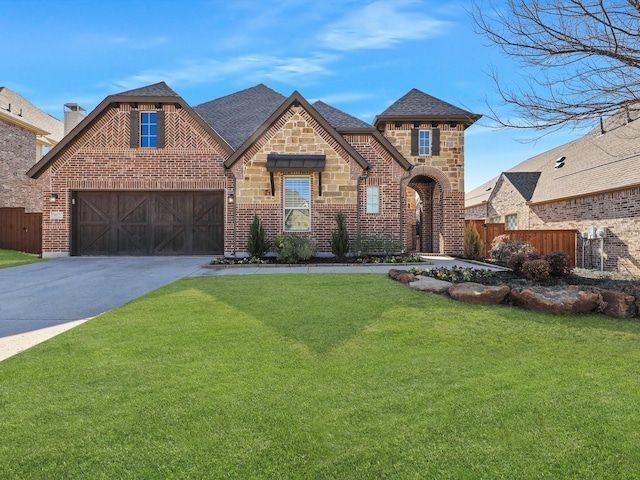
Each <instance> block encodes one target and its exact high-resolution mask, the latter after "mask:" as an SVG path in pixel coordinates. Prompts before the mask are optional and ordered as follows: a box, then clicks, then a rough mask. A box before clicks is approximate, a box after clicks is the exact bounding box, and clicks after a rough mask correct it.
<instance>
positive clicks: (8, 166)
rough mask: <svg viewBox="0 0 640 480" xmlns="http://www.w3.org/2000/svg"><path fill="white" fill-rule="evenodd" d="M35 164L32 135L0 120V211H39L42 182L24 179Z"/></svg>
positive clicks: (33, 138) (34, 135)
mask: <svg viewBox="0 0 640 480" xmlns="http://www.w3.org/2000/svg"><path fill="white" fill-rule="evenodd" d="M35 163H36V134H35V133H33V132H30V131H28V130H25V129H24V128H21V127H19V126H17V125H13V124H11V123H8V122H4V121H2V120H0V178H1V179H2V180H1V181H0V207H23V208H24V209H25V211H26V212H41V211H42V194H41V191H42V186H41V183H42V182H41V181H39V180H34V179H32V178H29V177H28V176H27V175H26V172H27V170H29V169H30V168H31V167H32V166H33V165H34V164H35Z"/></svg>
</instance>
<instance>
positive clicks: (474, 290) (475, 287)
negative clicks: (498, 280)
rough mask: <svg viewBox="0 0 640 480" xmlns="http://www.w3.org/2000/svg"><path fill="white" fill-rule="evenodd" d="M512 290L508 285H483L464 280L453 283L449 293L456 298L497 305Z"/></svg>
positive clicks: (463, 300)
mask: <svg viewBox="0 0 640 480" xmlns="http://www.w3.org/2000/svg"><path fill="white" fill-rule="evenodd" d="M509 290H511V289H510V288H509V287H508V286H506V285H482V284H480V283H475V282H464V283H459V284H456V285H452V286H451V287H450V288H449V295H451V297H452V298H455V299H456V300H459V301H461V302H466V303H477V304H480V305H497V304H498V303H502V301H503V300H504V297H506V296H507V294H508V293H509Z"/></svg>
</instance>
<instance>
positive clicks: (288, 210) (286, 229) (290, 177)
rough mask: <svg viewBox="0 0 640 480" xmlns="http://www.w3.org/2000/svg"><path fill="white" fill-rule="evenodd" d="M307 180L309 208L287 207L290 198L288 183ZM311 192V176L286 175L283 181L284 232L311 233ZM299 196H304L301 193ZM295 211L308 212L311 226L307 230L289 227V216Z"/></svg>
mask: <svg viewBox="0 0 640 480" xmlns="http://www.w3.org/2000/svg"><path fill="white" fill-rule="evenodd" d="M301 180H306V182H307V184H308V194H309V198H308V199H304V197H303V199H304V200H307V206H306V207H305V206H287V201H288V200H289V199H288V196H287V183H288V182H287V181H301ZM289 191H296V190H293V189H289ZM312 193H313V192H312V190H311V176H310V175H285V176H284V177H283V179H282V230H283V231H284V232H310V231H311V197H312V196H313V194H312ZM298 195H300V196H302V195H301V194H300V193H299V192H298ZM294 211H300V212H308V213H307V216H308V218H309V225H308V228H306V229H295V228H289V227H287V218H288V215H291V213H293V212H294Z"/></svg>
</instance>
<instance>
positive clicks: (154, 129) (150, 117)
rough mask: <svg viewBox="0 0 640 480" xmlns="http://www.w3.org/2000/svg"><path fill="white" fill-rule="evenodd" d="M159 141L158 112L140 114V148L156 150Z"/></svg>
mask: <svg viewBox="0 0 640 480" xmlns="http://www.w3.org/2000/svg"><path fill="white" fill-rule="evenodd" d="M157 141H158V120H157V113H156V112H140V146H141V147H145V148H155V147H156V146H157Z"/></svg>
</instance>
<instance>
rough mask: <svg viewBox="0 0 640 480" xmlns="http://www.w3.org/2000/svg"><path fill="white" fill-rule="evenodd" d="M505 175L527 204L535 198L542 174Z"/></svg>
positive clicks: (506, 173) (515, 173)
mask: <svg viewBox="0 0 640 480" xmlns="http://www.w3.org/2000/svg"><path fill="white" fill-rule="evenodd" d="M503 175H504V176H505V177H506V178H507V179H508V180H509V181H510V182H511V184H512V185H513V186H514V188H515V189H516V190H517V191H518V193H520V195H522V198H524V199H525V200H526V201H527V202H528V201H529V200H531V197H533V193H534V192H535V190H536V185H537V184H538V179H539V178H540V172H504V173H503Z"/></svg>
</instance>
